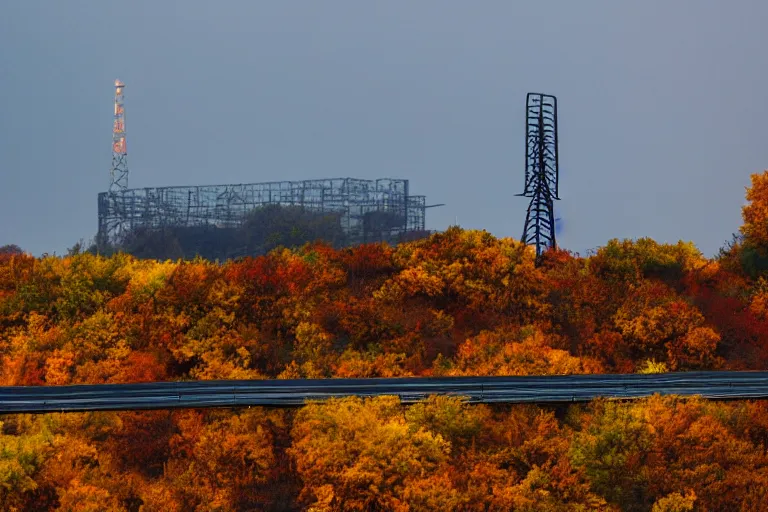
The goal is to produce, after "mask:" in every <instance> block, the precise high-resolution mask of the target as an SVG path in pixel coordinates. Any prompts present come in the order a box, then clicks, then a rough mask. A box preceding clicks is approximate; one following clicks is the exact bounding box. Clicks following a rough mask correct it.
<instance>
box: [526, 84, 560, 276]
mask: <svg viewBox="0 0 768 512" xmlns="http://www.w3.org/2000/svg"><path fill="white" fill-rule="evenodd" d="M558 181H559V170H558V154H557V98H555V97H554V96H551V95H548V94H539V93H528V96H527V98H526V110H525V189H524V190H523V193H522V194H518V196H523V197H530V198H531V203H530V204H529V205H528V211H527V213H526V215H525V227H524V228H523V236H522V238H521V240H522V241H523V243H525V244H527V245H535V246H536V261H537V263H538V262H539V261H540V259H541V255H542V253H543V252H544V251H546V250H547V249H548V248H550V247H551V248H555V247H557V244H556V242H555V214H554V206H553V204H554V200H555V199H560V197H559V195H558Z"/></svg>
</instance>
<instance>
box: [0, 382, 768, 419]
mask: <svg viewBox="0 0 768 512" xmlns="http://www.w3.org/2000/svg"><path fill="white" fill-rule="evenodd" d="M656 393H659V394H665V395H682V396H692V395H700V396H702V397H704V398H709V399H715V400H721V399H746V398H750V399H759V398H768V372H680V373H664V374H653V375H638V374H608V375H567V376H537V377H439V378H437V377H435V378H432V377H409V378H395V379H303V380H238V381H194V382H148V383H141V384H92V385H91V384H89V385H73V386H10V387H0V413H6V414H7V413H44V412H59V411H62V412H63V411H100V410H129V409H176V408H199V407H243V406H253V405H257V406H272V407H298V406H301V405H304V404H305V403H307V401H311V400H326V399H328V398H331V397H345V396H362V397H367V396H378V395H396V396H399V397H400V399H401V401H402V402H404V403H414V402H417V401H420V400H424V399H425V398H426V397H427V396H429V395H455V396H462V397H465V398H466V399H467V400H468V401H469V402H474V403H525V402H528V403H563V402H586V401H589V400H593V399H595V398H598V397H605V398H609V399H635V398H642V397H647V396H650V395H654V394H656Z"/></svg>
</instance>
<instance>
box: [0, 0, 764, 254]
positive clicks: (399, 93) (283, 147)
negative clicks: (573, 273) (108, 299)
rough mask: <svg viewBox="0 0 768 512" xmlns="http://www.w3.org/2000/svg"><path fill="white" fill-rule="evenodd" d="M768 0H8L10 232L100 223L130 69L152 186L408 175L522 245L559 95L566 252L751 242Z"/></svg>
mask: <svg viewBox="0 0 768 512" xmlns="http://www.w3.org/2000/svg"><path fill="white" fill-rule="evenodd" d="M767 20H768V2H766V1H765V0H743V1H729V2H726V1H725V0H686V1H683V0H677V1H670V0H642V1H626V0H625V1H615V0H604V1H587V0H580V1H573V0H562V1H557V2H555V1H537V2H526V3H523V2H517V1H511V0H504V1H476V2H468V1H462V2H459V1H446V0H440V1H437V0H434V1H409V2H406V1H399V2H395V1H393V2H383V1H381V2H360V1H352V0H350V1H345V2H340V1H328V0H324V1H303V2H298V1H297V2H284V1H272V2H266V1H252V0H243V1H225V0H221V1H216V2H213V1H201V0H183V1H175V2H172V1H159V0H158V1H136V0H131V1H119V2H108V1H103V0H93V1H88V2H85V1H74V0H67V1H55V0H49V1H35V0H5V1H2V2H0V48H1V49H2V50H0V177H1V178H2V179H1V181H0V218H2V220H1V221H0V245H2V244H5V243H15V244H18V245H20V246H21V247H22V248H24V249H25V250H28V251H31V252H32V253H34V254H40V253H42V252H53V251H56V252H57V253H61V252H62V251H64V250H65V249H66V247H69V246H72V245H73V244H74V243H75V242H76V241H77V240H78V239H80V238H86V239H88V238H90V237H92V236H93V235H94V234H95V232H96V195H97V193H98V192H100V191H104V190H106V189H107V186H108V184H109V167H110V164H111V148H110V145H111V131H110V130H111V128H112V124H111V123H112V102H113V94H114V87H113V82H114V80H115V79H116V78H119V79H121V80H123V81H124V82H125V83H126V88H125V93H126V96H125V98H126V127H127V132H128V151H129V153H128V163H129V168H130V172H131V174H130V178H129V185H130V186H131V187H145V186H164V185H204V184H218V183H248V182H259V181H273V180H282V179H286V180H302V179H311V178H326V177H346V176H350V177H359V178H378V177H399V178H408V179H410V180H411V191H412V193H415V194H425V195H426V196H427V201H428V202H429V203H446V204H447V205H446V206H444V207H442V208H436V209H431V210H428V214H427V227H428V228H430V229H439V230H442V229H445V228H446V227H447V226H448V225H450V224H453V223H454V220H455V219H456V218H458V222H459V224H460V225H461V226H462V227H465V228H478V229H487V230H488V231H490V232H491V233H493V234H494V235H497V236H512V237H515V238H517V237H519V236H520V234H521V231H522V227H523V220H524V214H525V208H526V206H527V200H526V199H523V198H518V197H514V194H516V193H519V192H521V191H522V187H523V158H524V157H523V154H524V153H523V151H524V115H525V114H524V103H525V94H526V93H527V92H529V91H533V92H545V93H549V94H554V95H556V96H557V97H558V100H559V108H560V112H559V113H560V141H561V143H560V163H561V197H562V201H560V202H559V203H558V204H557V208H558V210H559V212H560V216H561V217H562V218H563V219H564V223H563V232H562V233H561V234H560V237H559V242H560V245H562V246H563V247H565V248H568V249H571V250H574V251H578V252H581V253H584V252H585V251H586V250H588V249H590V248H595V247H598V246H601V245H604V244H605V242H607V241H608V240H609V239H610V238H615V237H617V238H635V237H641V236H650V237H653V238H655V239H656V240H658V241H662V242H664V241H667V242H676V241H677V240H679V239H683V240H692V241H694V242H695V243H696V244H697V245H698V246H699V248H700V249H701V250H702V251H703V252H704V253H705V254H706V255H708V256H709V255H712V254H714V253H715V252H716V251H717V248H718V247H720V246H721V245H722V243H723V242H724V241H725V240H726V239H728V238H730V235H731V233H732V232H734V231H736V230H737V228H738V226H739V224H740V222H741V217H740V210H741V206H742V205H743V204H744V199H743V198H744V187H745V186H746V185H747V184H748V183H749V175H750V174H751V173H755V172H761V171H762V170H763V169H765V168H767V167H768V124H767V123H766V119H767V118H768V100H767V99H766V95H767V94H768V65H767V64H766V54H765V52H766V49H768V30H766V26H765V24H766V21H767Z"/></svg>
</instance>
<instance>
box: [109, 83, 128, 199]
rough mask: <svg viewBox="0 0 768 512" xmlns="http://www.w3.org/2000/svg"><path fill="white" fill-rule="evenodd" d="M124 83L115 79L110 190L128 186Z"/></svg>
mask: <svg viewBox="0 0 768 512" xmlns="http://www.w3.org/2000/svg"><path fill="white" fill-rule="evenodd" d="M124 88H125V84H124V83H123V82H121V81H120V80H115V121H114V124H113V127H112V169H111V170H110V173H109V176H110V178H111V181H110V183H109V191H110V192H118V191H123V190H126V189H127V188H128V147H127V146H126V139H125V106H124V96H123V89H124Z"/></svg>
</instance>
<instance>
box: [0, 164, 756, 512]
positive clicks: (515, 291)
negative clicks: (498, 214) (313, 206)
mask: <svg viewBox="0 0 768 512" xmlns="http://www.w3.org/2000/svg"><path fill="white" fill-rule="evenodd" d="M767 191H768V173H766V174H764V175H761V176H757V177H754V178H753V183H752V188H751V189H750V191H749V193H748V199H749V201H750V204H749V205H748V206H747V207H745V209H744V221H745V224H744V226H743V227H742V230H741V231H742V234H743V238H742V239H741V240H739V241H738V242H737V243H735V244H734V245H733V247H732V248H731V249H729V251H726V254H725V255H724V256H723V257H722V258H720V259H718V260H707V259H705V258H704V257H703V256H702V255H701V254H700V253H699V252H698V251H697V250H696V248H695V247H694V246H693V245H692V244H689V243H683V242H680V243H678V244H674V245H670V244H658V243H656V242H654V241H653V240H650V239H640V240H636V241H631V240H623V241H619V240H611V241H610V242H608V244H606V246H605V247H602V248H600V249H599V250H598V251H597V252H596V253H595V254H594V255H592V256H589V257H586V258H582V257H579V256H578V255H574V254H570V253H567V252H565V251H562V250H555V251H550V252H548V253H547V254H546V255H545V256H544V258H543V259H542V265H540V266H539V267H536V266H535V265H534V262H535V258H534V254H533V252H532V251H531V248H530V247H525V246H524V245H522V244H521V243H519V242H518V241H515V240H511V239H497V238H495V237H493V236H492V235H490V234H489V233H486V232H480V231H464V230H461V229H459V228H451V229H449V230H447V231H446V232H444V233H439V234H436V235H433V236H430V237H429V238H426V239H422V240H417V241H413V242H409V243H404V244H400V245H398V246H397V247H395V248H392V247H389V246H387V245H385V244H370V245H365V246H360V247H355V248H347V249H342V250H335V249H333V248H332V247H330V246H328V245H323V244H308V245H306V246H304V247H302V248H300V249H297V250H293V251H290V250H275V251H273V252H271V253H269V254H267V255H266V256H261V257H258V258H245V259H243V260H241V261H229V262H227V263H224V264H222V265H218V264H213V263H210V262H205V261H202V260H195V261H191V262H175V263H174V262H164V263H161V262H155V261H140V260H136V259H135V258H132V257H130V256H126V255H115V256H113V257H111V258H103V257H100V256H93V255H90V254H78V255H74V256H69V257H65V258H51V257H46V258H42V259H36V258H33V257H31V256H29V255H24V254H10V253H8V254H0V384H3V385H66V384H72V383H101V382H144V381H163V380H178V379H261V378H320V377H357V378H371V377H401V376H429V375H554V374H568V373H599V372H633V371H638V370H639V369H641V368H645V367H648V365H649V361H650V362H652V363H653V364H654V365H656V366H657V367H659V368H664V367H666V368H668V369H669V370H706V369H720V368H727V369H744V368H749V369H766V367H768V281H766V279H767V278H768V274H766V272H768V259H766V260H765V261H763V260H762V259H761V258H763V256H762V255H761V254H762V253H761V252H760V251H764V252H765V253H766V254H768V231H766V230H767V229H768V228H766V227H765V224H766V223H765V222H764V221H765V219H766V218H768V213H766V212H768V206H766V205H768V199H767V198H768V195H767V194H768V192H767ZM764 196H765V197H764ZM764 264H765V265H764ZM761 265H762V266H761ZM766 446H768V406H766V403H765V402H737V403H708V402H705V401H703V400H696V399H691V400H685V401H684V400H676V399H674V398H658V397H656V398H652V399H649V400H643V401H638V402H633V403H625V404H619V403H608V402H600V401H598V402H596V403H594V404H590V405H588V406H573V407H570V408H566V407H564V406H563V407H558V408H555V409H549V408H542V407H536V406H525V407H506V406H497V407H484V406H474V405H472V406H470V405H468V404H466V403H462V402H461V401H460V400H458V399H454V398H446V397H432V398H429V399H428V400H426V401H425V402H424V403H420V404H417V405H414V406H411V407H410V408H405V407H403V406H402V405H401V404H400V403H399V401H398V400H397V398H396V397H382V398H376V399H372V400H360V399H348V400H335V401H331V402H329V403H327V404H323V405H320V404H313V405H310V406H307V407H306V408H304V409H301V410H299V411H298V412H295V413H294V412H286V411H268V410H264V409H261V408H252V409H248V410H241V411H228V410H222V411H207V412H200V411H175V412H167V411H161V412H125V413H90V414H51V415H46V416H36V417H35V416H28V415H11V416H7V417H4V418H2V424H0V500H2V503H3V506H5V507H6V508H8V509H18V510H25V509H28V510H48V509H60V510H96V509H98V510H110V509H112V510H146V511H149V510H158V511H160V510H163V511H166V510H167V511H181V510H290V509H296V508H300V507H302V506H304V507H314V509H315V510H327V511H332V510H402V511H405V510H457V511H458V510H605V511H609V510H611V511H613V510H643V511H647V510H654V511H664V510H669V511H671V510H752V509H754V510H761V507H763V508H764V504H765V503H766V501H768V495H766V491H765V489H768V455H766V451H765V447H766Z"/></svg>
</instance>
